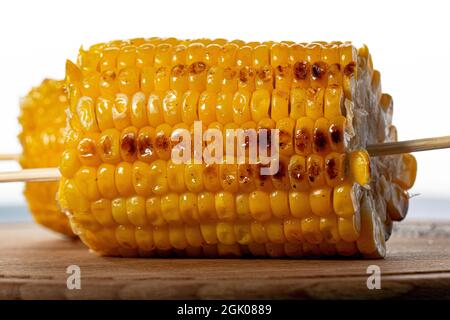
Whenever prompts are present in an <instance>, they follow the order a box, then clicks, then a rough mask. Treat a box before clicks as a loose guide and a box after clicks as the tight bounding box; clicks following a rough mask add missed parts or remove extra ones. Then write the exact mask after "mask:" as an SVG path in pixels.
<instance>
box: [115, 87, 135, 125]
mask: <svg viewBox="0 0 450 320" xmlns="http://www.w3.org/2000/svg"><path fill="white" fill-rule="evenodd" d="M130 104H131V101H130V98H129V97H128V96H127V95H126V94H123V93H118V94H117V95H116V96H115V100H114V105H113V107H112V118H113V122H114V126H115V127H116V129H117V130H122V129H124V128H126V127H128V126H130V124H131V118H130V109H131V105H130Z"/></svg>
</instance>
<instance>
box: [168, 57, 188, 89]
mask: <svg viewBox="0 0 450 320" xmlns="http://www.w3.org/2000/svg"><path fill="white" fill-rule="evenodd" d="M173 59H174V60H178V59H181V58H180V57H176V56H174V57H173ZM170 88H171V89H172V90H175V91H176V92H178V93H183V92H185V91H186V90H187V89H188V68H187V67H186V66H185V65H184V64H182V63H178V64H175V65H174V66H173V67H172V69H171V71H170Z"/></svg>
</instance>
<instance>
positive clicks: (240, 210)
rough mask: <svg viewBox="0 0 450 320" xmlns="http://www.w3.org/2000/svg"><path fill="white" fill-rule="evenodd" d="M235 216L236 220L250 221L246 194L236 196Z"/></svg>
mask: <svg viewBox="0 0 450 320" xmlns="http://www.w3.org/2000/svg"><path fill="white" fill-rule="evenodd" d="M235 200H236V215H237V218H238V220H245V221H247V220H250V219H251V218H252V216H251V213H250V202H249V196H248V194H246V193H240V194H237V195H236V199H235Z"/></svg>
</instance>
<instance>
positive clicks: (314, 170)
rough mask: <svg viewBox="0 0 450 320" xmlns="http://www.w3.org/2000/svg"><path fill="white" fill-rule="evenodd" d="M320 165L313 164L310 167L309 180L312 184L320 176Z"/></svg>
mask: <svg viewBox="0 0 450 320" xmlns="http://www.w3.org/2000/svg"><path fill="white" fill-rule="evenodd" d="M320 171H321V168H320V165H319V164H318V163H317V162H312V163H311V164H310V165H309V167H308V179H309V181H310V182H314V181H315V180H316V178H317V177H318V176H319V175H320Z"/></svg>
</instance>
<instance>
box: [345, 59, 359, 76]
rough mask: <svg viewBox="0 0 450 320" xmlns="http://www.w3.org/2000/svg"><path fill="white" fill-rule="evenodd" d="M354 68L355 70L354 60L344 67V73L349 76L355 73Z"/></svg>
mask: <svg viewBox="0 0 450 320" xmlns="http://www.w3.org/2000/svg"><path fill="white" fill-rule="evenodd" d="M355 70H356V64H355V63H354V62H350V63H349V64H347V65H346V66H345V68H344V75H346V76H347V77H350V76H352V75H353V74H354V73H355Z"/></svg>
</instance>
